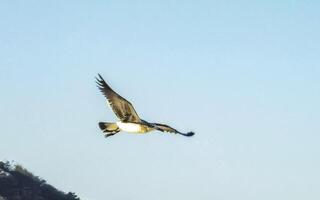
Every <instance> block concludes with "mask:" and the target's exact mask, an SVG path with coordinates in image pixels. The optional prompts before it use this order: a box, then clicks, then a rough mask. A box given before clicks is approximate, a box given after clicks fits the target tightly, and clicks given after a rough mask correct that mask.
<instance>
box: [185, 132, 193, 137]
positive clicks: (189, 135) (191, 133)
mask: <svg viewBox="0 0 320 200" xmlns="http://www.w3.org/2000/svg"><path fill="white" fill-rule="evenodd" d="M193 135H194V132H192V131H191V132H189V133H187V134H186V136H188V137H191V136H193Z"/></svg>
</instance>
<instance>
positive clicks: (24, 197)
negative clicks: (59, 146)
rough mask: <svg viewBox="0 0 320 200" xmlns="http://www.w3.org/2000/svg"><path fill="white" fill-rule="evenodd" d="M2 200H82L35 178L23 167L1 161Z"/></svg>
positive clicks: (0, 187) (0, 189) (0, 199)
mask: <svg viewBox="0 0 320 200" xmlns="http://www.w3.org/2000/svg"><path fill="white" fill-rule="evenodd" d="M0 200H80V199H79V198H78V197H77V196H76V195H75V194H74V193H72V192H69V193H67V194H65V193H64V192H61V191H59V190H57V189H56V188H54V187H53V186H51V185H49V184H47V183H46V181H45V180H43V179H41V178H39V177H37V176H34V175H33V174H32V173H31V172H29V171H27V170H26V169H24V168H23V167H22V166H21V165H14V166H13V165H11V164H10V163H9V162H1V161H0Z"/></svg>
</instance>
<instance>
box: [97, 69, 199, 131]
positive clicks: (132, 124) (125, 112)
mask: <svg viewBox="0 0 320 200" xmlns="http://www.w3.org/2000/svg"><path fill="white" fill-rule="evenodd" d="M98 75H99V79H98V78H97V84H98V88H99V89H100V91H101V92H102V93H103V94H104V96H105V97H106V98H107V100H108V103H109V105H110V106H111V109H112V110H113V112H114V113H115V115H116V116H117V117H118V118H119V121H117V122H115V123H110V122H99V127H100V129H101V130H102V131H103V133H104V134H105V136H106V137H109V136H112V135H115V134H116V133H118V132H120V131H124V132H129V133H140V134H141V133H147V132H150V131H153V130H159V131H162V132H171V133H177V134H180V135H184V136H193V135H194V133H193V132H188V133H181V132H179V131H177V130H176V129H174V128H172V127H170V126H168V125H165V124H159V123H149V122H147V121H145V120H143V119H140V117H139V116H138V114H137V112H136V111H135V109H134V108H133V106H132V104H131V103H130V102H129V101H127V100H126V99H124V98H123V97H121V96H120V95H118V94H117V93H116V92H114V91H113V90H112V89H111V88H110V86H109V85H108V84H107V83H106V82H105V81H104V79H103V78H102V77H101V75H100V74H98Z"/></svg>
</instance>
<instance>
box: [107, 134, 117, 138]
mask: <svg viewBox="0 0 320 200" xmlns="http://www.w3.org/2000/svg"><path fill="white" fill-rule="evenodd" d="M115 134H116V133H108V134H105V135H104V137H105V138H107V137H110V136H113V135H115Z"/></svg>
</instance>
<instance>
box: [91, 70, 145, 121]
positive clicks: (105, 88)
mask: <svg viewBox="0 0 320 200" xmlns="http://www.w3.org/2000/svg"><path fill="white" fill-rule="evenodd" d="M98 76H99V78H96V79H97V84H98V88H99V89H100V91H101V92H102V94H103V95H104V96H105V97H106V98H107V100H108V103H109V105H110V107H111V108H112V110H113V112H114V113H115V115H116V116H117V117H118V118H119V119H120V120H121V121H128V122H136V123H139V122H141V120H140V118H139V116H138V114H137V112H136V111H135V109H134V108H133V106H132V104H131V103H130V102H129V101H127V100H126V99H125V98H123V97H121V96H120V95H119V94H117V93H116V92H115V91H113V90H112V89H111V88H110V86H109V85H108V84H107V83H106V82H105V80H104V79H103V78H102V76H101V75H100V74H98Z"/></svg>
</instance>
